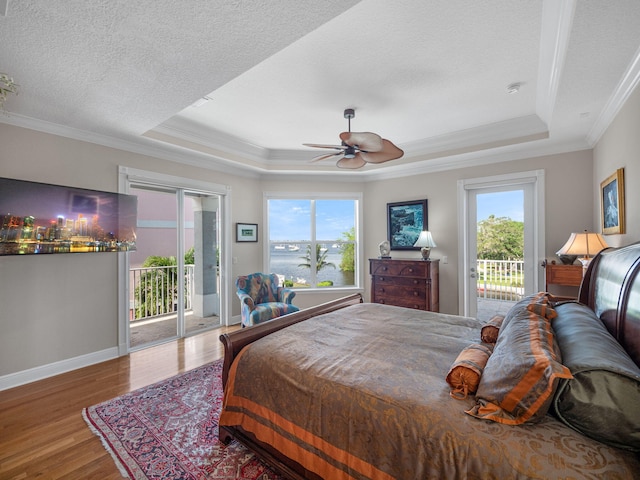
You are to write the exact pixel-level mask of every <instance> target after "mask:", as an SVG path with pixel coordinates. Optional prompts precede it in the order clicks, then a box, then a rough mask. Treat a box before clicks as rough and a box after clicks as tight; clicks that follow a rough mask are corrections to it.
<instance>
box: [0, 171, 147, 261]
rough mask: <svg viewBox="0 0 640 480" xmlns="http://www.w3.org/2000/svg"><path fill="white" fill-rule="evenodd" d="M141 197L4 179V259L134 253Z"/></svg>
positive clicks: (0, 211) (0, 186)
mask: <svg viewBox="0 0 640 480" xmlns="http://www.w3.org/2000/svg"><path fill="white" fill-rule="evenodd" d="M137 205H138V202H137V197H136V196H134V195H124V194H120V193H112V192H102V191H97V190H88V189H83V188H75V187H66V186H62V185H51V184H48V183H38V182H29V181H25V180H16V179H11V178H1V177H0V255H28V254H46V253H90V252H126V251H133V250H135V249H136V221H137Z"/></svg>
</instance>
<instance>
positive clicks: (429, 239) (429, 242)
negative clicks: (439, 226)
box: [413, 230, 437, 248]
mask: <svg viewBox="0 0 640 480" xmlns="http://www.w3.org/2000/svg"><path fill="white" fill-rule="evenodd" d="M413 246H414V247H428V248H431V247H437V245H436V242H434V241H433V236H431V232H430V231H429V230H423V231H421V232H420V236H419V237H418V240H416V243H414V244H413Z"/></svg>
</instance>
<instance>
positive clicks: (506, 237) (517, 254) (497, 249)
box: [477, 215, 524, 260]
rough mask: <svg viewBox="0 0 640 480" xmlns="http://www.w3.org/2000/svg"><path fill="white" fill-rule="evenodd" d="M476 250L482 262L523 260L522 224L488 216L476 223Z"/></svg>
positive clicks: (508, 219) (505, 218)
mask: <svg viewBox="0 0 640 480" xmlns="http://www.w3.org/2000/svg"><path fill="white" fill-rule="evenodd" d="M477 250H478V258H480V259H483V260H515V259H521V258H524V223H523V222H517V221H515V220H511V219H510V218H508V217H496V216H495V215H490V216H489V218H487V219H486V220H482V221H480V222H478V238H477Z"/></svg>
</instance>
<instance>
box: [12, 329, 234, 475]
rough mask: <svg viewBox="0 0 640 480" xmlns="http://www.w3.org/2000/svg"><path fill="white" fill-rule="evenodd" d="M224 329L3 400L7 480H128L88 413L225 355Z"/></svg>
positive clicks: (31, 386)
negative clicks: (87, 409)
mask: <svg viewBox="0 0 640 480" xmlns="http://www.w3.org/2000/svg"><path fill="white" fill-rule="evenodd" d="M237 328H239V326H234V327H221V328H218V329H216V330H212V331H210V332H206V333H202V334H200V335H196V336H193V337H189V338H185V339H181V340H175V341H172V342H170V343H165V344H163V345H159V346H156V347H152V348H148V349H146V350H141V351H138V352H134V353H131V354H130V355H128V356H125V357H120V358H117V359H114V360H109V361H107V362H103V363H100V364H97V365H92V366H89V367H85V368H82V369H79V370H75V371H73V372H69V373H64V374H61V375H57V376H55V377H51V378H48V379H45V380H41V381H38V382H34V383H30V384H28V385H23V386H20V387H16V388H13V389H10V390H5V391H2V392H0V479H2V480H5V479H32V478H43V479H58V478H64V479H101V480H105V479H121V478H122V476H121V475H120V472H119V471H118V469H117V468H116V466H115V464H114V462H113V460H112V458H111V456H110V455H109V453H107V451H106V450H105V449H104V447H103V446H102V443H101V442H100V440H99V439H98V437H96V436H95V435H94V434H93V433H92V432H91V431H90V430H89V427H88V426H87V424H86V423H85V421H84V419H83V418H82V409H83V408H84V407H88V406H91V405H95V404H97V403H100V402H103V401H105V400H109V399H110V398H113V397H117V396H118V395H122V394H124V393H127V392H130V391H132V390H135V389H137V388H140V387H143V386H145V385H149V384H152V383H154V382H157V381H160V380H163V379H165V378H168V377H171V376H173V375H176V374H178V373H181V372H185V371H188V370H191V369H193V368H196V367H198V366H200V365H203V364H205V363H208V362H211V361H213V360H216V359H218V358H222V356H223V355H224V353H223V349H222V343H221V342H220V340H219V339H218V337H219V336H220V334H222V333H226V332H228V331H233V330H236V329H237Z"/></svg>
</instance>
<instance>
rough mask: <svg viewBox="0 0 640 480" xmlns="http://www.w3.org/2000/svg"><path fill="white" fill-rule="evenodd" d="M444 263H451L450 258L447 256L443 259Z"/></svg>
mask: <svg viewBox="0 0 640 480" xmlns="http://www.w3.org/2000/svg"><path fill="white" fill-rule="evenodd" d="M442 263H449V257H447V256H446V255H445V256H443V257H442Z"/></svg>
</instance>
